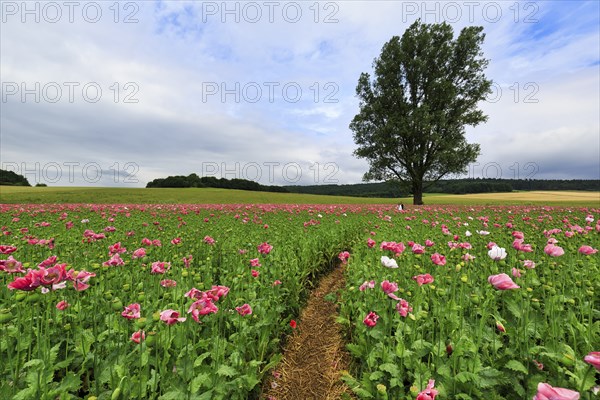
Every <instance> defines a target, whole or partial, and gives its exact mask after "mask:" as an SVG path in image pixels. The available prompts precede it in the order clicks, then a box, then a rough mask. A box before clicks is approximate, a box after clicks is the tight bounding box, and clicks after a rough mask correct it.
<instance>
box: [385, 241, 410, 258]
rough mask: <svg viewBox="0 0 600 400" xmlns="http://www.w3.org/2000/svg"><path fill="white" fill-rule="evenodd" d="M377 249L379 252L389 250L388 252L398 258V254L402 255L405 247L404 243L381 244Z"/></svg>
mask: <svg viewBox="0 0 600 400" xmlns="http://www.w3.org/2000/svg"><path fill="white" fill-rule="evenodd" d="M409 243H410V242H409ZM413 244H414V243H413ZM379 248H380V249H381V250H389V251H392V252H394V253H395V255H396V257H397V256H399V255H400V254H402V253H403V252H404V250H405V249H406V247H405V246H404V243H402V242H399V243H396V242H381V245H380V246H379Z"/></svg>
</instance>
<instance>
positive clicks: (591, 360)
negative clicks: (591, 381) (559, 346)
mask: <svg viewBox="0 0 600 400" xmlns="http://www.w3.org/2000/svg"><path fill="white" fill-rule="evenodd" d="M583 361H585V362H586V363H588V364H590V365H591V366H593V367H594V368H596V369H597V370H598V371H600V351H592V352H590V353H589V354H588V355H587V356H585V357H584V358H583Z"/></svg>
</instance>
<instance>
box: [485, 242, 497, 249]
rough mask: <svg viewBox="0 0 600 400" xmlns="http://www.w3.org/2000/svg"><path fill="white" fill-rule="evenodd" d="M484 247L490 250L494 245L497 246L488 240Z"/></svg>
mask: <svg viewBox="0 0 600 400" xmlns="http://www.w3.org/2000/svg"><path fill="white" fill-rule="evenodd" d="M486 247H487V248H488V250H491V249H493V248H494V247H497V245H496V243H494V242H488V244H486Z"/></svg>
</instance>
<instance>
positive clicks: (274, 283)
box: [273, 279, 281, 286]
mask: <svg viewBox="0 0 600 400" xmlns="http://www.w3.org/2000/svg"><path fill="white" fill-rule="evenodd" d="M279 285H281V281H280V280H279V279H277V280H276V281H274V282H273V286H279Z"/></svg>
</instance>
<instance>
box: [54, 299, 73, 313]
mask: <svg viewBox="0 0 600 400" xmlns="http://www.w3.org/2000/svg"><path fill="white" fill-rule="evenodd" d="M69 306H70V304H69V303H67V301H66V300H62V301H59V302H58V303H57V304H56V308H58V309H59V310H60V311H64V310H66V309H67V308H68V307H69Z"/></svg>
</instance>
